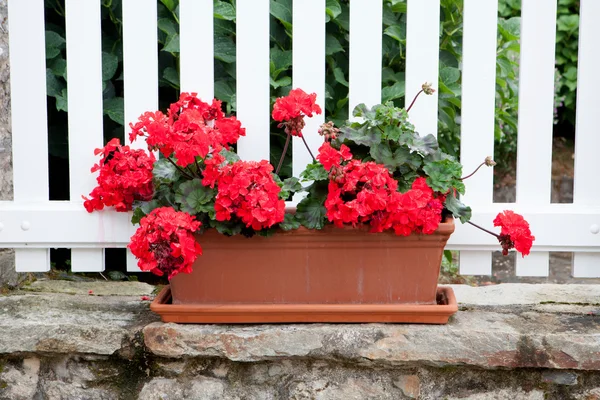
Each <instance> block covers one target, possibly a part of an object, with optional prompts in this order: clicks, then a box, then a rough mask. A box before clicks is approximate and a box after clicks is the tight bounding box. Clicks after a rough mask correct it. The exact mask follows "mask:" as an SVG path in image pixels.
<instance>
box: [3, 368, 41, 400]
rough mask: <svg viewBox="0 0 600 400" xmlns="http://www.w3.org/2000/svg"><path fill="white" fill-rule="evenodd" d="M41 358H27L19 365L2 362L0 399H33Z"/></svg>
mask: <svg viewBox="0 0 600 400" xmlns="http://www.w3.org/2000/svg"><path fill="white" fill-rule="evenodd" d="M39 371H40V360H39V359H37V358H26V359H24V360H23V361H22V363H21V365H19V366H18V367H17V366H15V365H4V366H3V365H2V364H0V399H11V400H26V399H27V400H29V399H32V398H33V396H34V394H35V392H36V386H37V384H38V380H39V376H38V373H39Z"/></svg>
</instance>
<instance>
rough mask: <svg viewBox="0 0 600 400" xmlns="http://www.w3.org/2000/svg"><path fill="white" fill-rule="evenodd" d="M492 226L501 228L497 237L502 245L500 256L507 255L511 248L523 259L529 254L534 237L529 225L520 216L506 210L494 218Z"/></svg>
mask: <svg viewBox="0 0 600 400" xmlns="http://www.w3.org/2000/svg"><path fill="white" fill-rule="evenodd" d="M494 226H499V227H501V228H502V230H501V231H500V236H499V237H498V240H499V241H500V244H501V245H502V254H504V255H507V254H508V250H510V249H512V248H514V249H516V250H517V251H518V252H520V253H521V254H522V255H523V257H525V256H526V255H528V254H529V251H530V250H531V246H532V245H533V241H534V240H535V237H534V236H533V235H532V234H531V230H530V229H529V223H528V222H527V221H525V219H524V218H523V216H522V215H519V214H517V213H515V212H513V211H510V210H506V211H504V213H499V214H498V215H497V216H496V218H495V219H494Z"/></svg>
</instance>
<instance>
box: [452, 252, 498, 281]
mask: <svg viewBox="0 0 600 400" xmlns="http://www.w3.org/2000/svg"><path fill="white" fill-rule="evenodd" d="M459 257H460V258H459V267H460V268H459V270H460V274H461V275H491V274H492V253H491V252H489V251H468V250H465V251H461V252H460V255H459Z"/></svg>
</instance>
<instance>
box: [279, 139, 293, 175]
mask: <svg viewBox="0 0 600 400" xmlns="http://www.w3.org/2000/svg"><path fill="white" fill-rule="evenodd" d="M291 137H292V135H291V134H289V133H288V134H287V138H286V139H285V145H283V151H282V152H281V157H280V158H279V164H277V168H276V169H275V175H279V170H280V169H281V166H282V165H283V159H284V158H285V155H286V154H287V149H288V146H289V144H290V138H291Z"/></svg>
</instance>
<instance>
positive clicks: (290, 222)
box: [279, 213, 300, 231]
mask: <svg viewBox="0 0 600 400" xmlns="http://www.w3.org/2000/svg"><path fill="white" fill-rule="evenodd" d="M279 228H281V230H283V231H291V230H292V229H298V228H300V222H298V221H297V220H296V216H295V215H294V214H289V213H286V214H285V216H284V218H283V222H280V223H279Z"/></svg>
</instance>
